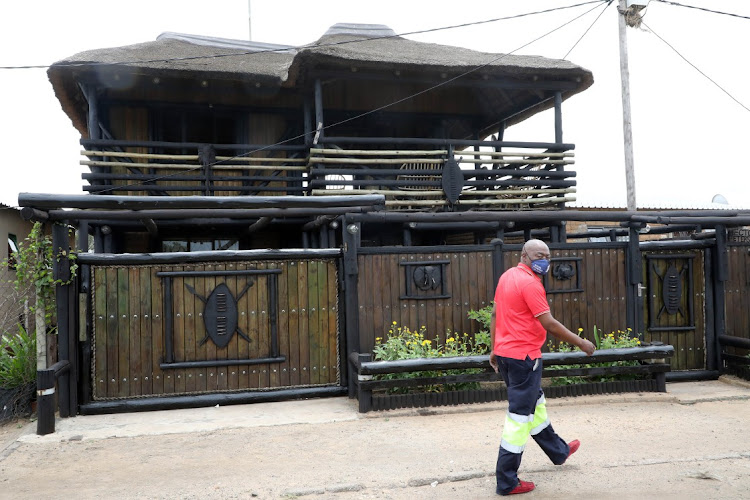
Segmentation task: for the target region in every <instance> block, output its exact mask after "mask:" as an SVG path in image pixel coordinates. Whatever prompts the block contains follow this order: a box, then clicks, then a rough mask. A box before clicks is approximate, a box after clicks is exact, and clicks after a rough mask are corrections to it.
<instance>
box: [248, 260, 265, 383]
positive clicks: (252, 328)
mask: <svg viewBox="0 0 750 500" xmlns="http://www.w3.org/2000/svg"><path fill="white" fill-rule="evenodd" d="M249 267H251V268H253V269H257V265H256V264H252V265H251V266H249ZM253 279H254V280H255V281H254V284H253V286H252V287H250V290H248V291H247V296H248V311H249V312H248V314H249V318H248V332H247V334H248V336H249V337H250V339H251V340H252V342H250V344H249V345H248V352H249V353H250V359H256V358H260V357H261V356H265V353H263V352H262V351H261V345H260V344H261V332H260V328H261V321H262V319H261V317H262V314H261V307H262V303H261V302H260V293H261V289H262V288H263V287H264V286H266V283H265V279H264V278H263V277H262V276H260V275H258V276H254V277H253ZM247 375H248V387H250V388H254V389H257V388H258V387H260V371H259V370H258V365H249V366H248V367H247Z"/></svg>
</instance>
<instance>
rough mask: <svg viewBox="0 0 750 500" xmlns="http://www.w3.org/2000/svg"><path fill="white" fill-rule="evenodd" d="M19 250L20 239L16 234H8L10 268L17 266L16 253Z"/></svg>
mask: <svg viewBox="0 0 750 500" xmlns="http://www.w3.org/2000/svg"><path fill="white" fill-rule="evenodd" d="M17 252H18V239H17V238H16V235H15V234H8V269H10V270H11V271H12V270H14V269H15V268H16V253H17Z"/></svg>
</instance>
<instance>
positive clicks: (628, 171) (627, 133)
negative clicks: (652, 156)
mask: <svg viewBox="0 0 750 500" xmlns="http://www.w3.org/2000/svg"><path fill="white" fill-rule="evenodd" d="M618 11H619V16H618V23H619V24H618V26H619V34H620V80H621V85H622V132H623V139H624V147H625V186H626V189H627V207H628V210H631V211H632V210H636V203H635V172H634V165H633V131H632V123H631V118H630V81H629V80H630V70H629V69H628V38H627V32H626V26H625V11H627V5H626V1H625V0H619V6H618Z"/></svg>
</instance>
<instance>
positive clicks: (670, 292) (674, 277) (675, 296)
mask: <svg viewBox="0 0 750 500" xmlns="http://www.w3.org/2000/svg"><path fill="white" fill-rule="evenodd" d="M662 300H663V301H664V308H665V309H666V310H667V313H668V314H677V312H678V311H679V310H680V301H681V300H682V276H681V275H680V272H679V271H677V268H676V267H675V265H674V264H670V266H669V267H668V268H667V271H666V272H665V273H664V279H663V288H662Z"/></svg>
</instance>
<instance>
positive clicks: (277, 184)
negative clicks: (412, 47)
mask: <svg viewBox="0 0 750 500" xmlns="http://www.w3.org/2000/svg"><path fill="white" fill-rule="evenodd" d="M366 141H367V139H366V138H358V142H357V143H356V144H352V145H351V147H350V148H348V149H343V148H341V147H338V146H333V145H332V144H328V143H324V144H320V145H316V146H313V147H311V148H309V147H307V146H304V145H290V146H283V145H270V146H269V145H265V146H264V145H261V146H257V145H242V144H224V145H218V144H214V145H209V144H199V143H167V142H153V141H135V142H134V141H115V140H88V139H87V140H83V141H82V144H83V145H84V147H85V148H86V149H84V150H83V151H82V152H81V154H82V155H83V156H84V159H83V160H81V162H80V163H81V165H84V166H86V167H88V168H89V169H90V172H87V173H84V174H83V175H82V177H83V179H84V180H86V181H88V183H89V185H88V186H84V190H85V191H88V192H91V193H100V194H104V193H111V194H129V195H143V194H160V195H165V194H175V195H194V194H201V195H208V196H237V195H239V196H243V195H248V196H273V195H313V196H336V195H343V194H346V195H366V194H382V195H384V196H385V199H386V202H385V203H386V207H387V208H389V209H391V210H424V209H429V208H432V207H449V208H452V206H454V205H456V206H460V207H467V208H472V209H490V210H505V209H510V210H518V209H526V208H546V207H551V208H560V207H562V206H563V204H564V203H565V202H568V201H573V200H574V199H575V192H576V189H575V184H576V182H575V171H572V170H566V167H569V166H570V165H573V164H574V154H573V152H572V151H568V150H562V151H561V150H560V149H566V148H567V149H570V148H572V145H557V146H559V147H556V148H553V147H550V145H544V144H539V143H507V144H511V145H512V150H510V148H509V150H499V151H498V150H497V149H499V148H498V147H497V144H500V143H490V144H494V146H493V147H492V149H491V150H488V148H487V147H484V145H485V144H488V143H486V142H483V141H454V142H457V143H458V144H460V145H461V147H467V146H468V147H469V148H473V149H469V148H467V149H462V150H459V151H455V150H454V148H453V146H452V145H450V144H442V145H440V144H437V143H436V141H435V140H431V139H413V140H412V141H415V142H414V143H410V142H409V141H407V140H405V139H399V140H395V139H393V141H395V142H393V143H388V142H387V141H384V140H383V139H382V138H381V139H372V142H373V143H372V144H369V143H367V142H366ZM422 143H424V144H422ZM472 145H473V146H472ZM545 146H546V147H545ZM553 146H554V145H553ZM446 189H448V191H451V193H452V194H451V195H450V196H449V195H448V191H446Z"/></svg>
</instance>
